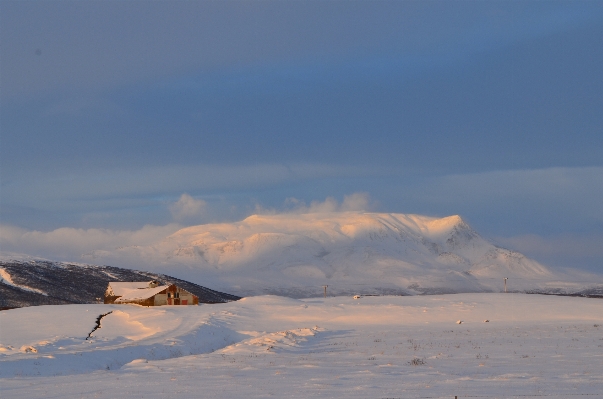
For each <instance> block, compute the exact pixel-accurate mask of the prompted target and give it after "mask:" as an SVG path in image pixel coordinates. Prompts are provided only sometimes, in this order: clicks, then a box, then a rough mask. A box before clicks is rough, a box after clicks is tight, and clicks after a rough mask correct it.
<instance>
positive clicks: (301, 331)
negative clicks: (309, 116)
mask: <svg viewBox="0 0 603 399" xmlns="http://www.w3.org/2000/svg"><path fill="white" fill-rule="evenodd" d="M108 312H112V313H109V314H107V315H106V316H105V317H103V318H102V320H101V328H99V329H97V330H96V331H95V332H93V333H92V334H91V336H90V338H89V339H86V337H88V334H89V333H90V332H91V331H92V330H93V328H94V327H95V325H96V319H97V317H98V316H99V315H101V314H106V313H108ZM485 320H489V322H485ZM457 321H462V323H461V324H457ZM0 329H1V330H0V345H1V346H0V397H2V398H98V397H103V398H105V397H106V398H117V397H126V398H143V397H144V398H166V397H183V398H188V397H207V398H210V397H211V398H269V397H270V398H306V397H321V398H322V397H324V398H454V396H455V395H457V396H458V397H459V398H463V397H474V398H479V397H484V398H485V397H489V398H509V397H521V398H529V397H553V398H571V397H576V398H578V397H603V372H602V371H603V300H600V299H586V298H572V297H554V296H539V295H524V294H456V295H439V296H414V297H397V296H389V297H387V296H386V297H363V298H360V299H357V300H355V299H353V298H351V297H334V298H327V299H306V300H294V299H288V298H282V297H274V296H263V297H250V298H245V299H243V300H241V301H238V302H231V303H227V304H220V305H202V306H198V307H197V306H195V307H193V306H190V307H178V308H176V307H170V308H168V307H161V308H143V307H137V306H130V305H63V306H40V307H30V308H21V309H13V310H8V311H2V312H0Z"/></svg>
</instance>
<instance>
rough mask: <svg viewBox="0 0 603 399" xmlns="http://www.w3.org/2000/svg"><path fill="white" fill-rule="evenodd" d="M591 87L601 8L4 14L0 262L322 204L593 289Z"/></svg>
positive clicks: (400, 6) (161, 5) (57, 7)
mask: <svg viewBox="0 0 603 399" xmlns="http://www.w3.org/2000/svg"><path fill="white" fill-rule="evenodd" d="M601 71H603V3H602V2H598V1H559V2H555V1H546V2H531V1H513V2H509V1H504V2H497V1H483V2H475V1H470V2H464V1H455V2H448V1H446V2H443V1H351V2H340V1H324V2H319V1H297V2H284V1H246V2H237V1H228V2H204V1H176V2H167V1H165V2H164V1H153V2H150V1H149V2H147V1H136V2H112V1H111V2H108V1H86V2H79V1H44V2H42V1H28V2H22V1H2V2H0V179H1V181H0V184H1V186H0V227H1V232H0V249H2V250H11V251H18V252H25V253H30V254H32V255H39V256H42V255H45V253H44V251H45V250H44V248H48V245H50V244H48V243H49V242H50V243H52V245H53V247H54V248H59V249H60V248H64V254H66V255H65V256H75V254H76V253H77V251H79V250H80V249H81V248H80V247H74V246H73V245H72V243H73V237H74V236H75V237H79V239H82V240H84V241H85V240H88V242H87V243H86V245H88V246H91V245H92V246H93V245H95V243H98V245H101V246H102V245H104V244H102V243H103V242H105V241H106V242H110V243H111V245H113V244H114V243H115V242H116V241H123V242H124V243H136V242H139V241H145V240H150V239H151V238H152V237H158V236H159V235H163V236H164V235H166V234H168V233H169V232H172V231H175V230H177V229H178V228H180V227H183V226H189V225H194V224H200V223H210V222H230V221H236V220H240V219H243V218H245V217H246V216H249V215H251V214H253V213H256V212H290V211H299V210H300V209H301V210H312V209H314V208H316V207H318V208H320V207H321V206H327V207H330V208H329V209H333V210H346V209H359V210H360V209H362V210H367V211H376V212H396V213H416V214H424V215H431V216H448V215H453V214H459V215H461V216H462V217H463V218H464V219H465V220H466V221H467V222H468V223H469V224H470V225H471V226H472V227H473V228H475V230H477V231H478V232H479V233H480V234H482V235H484V236H485V237H487V238H489V239H492V240H493V241H494V242H496V243H497V244H500V245H502V246H505V247H508V248H511V249H516V250H519V251H521V252H523V253H525V254H526V255H528V256H531V257H533V258H535V259H537V260H539V261H541V262H543V263H545V264H547V265H550V266H557V267H579V268H583V269H588V270H592V271H600V272H603V245H601V244H602V243H603V112H602V111H601V110H603V73H602V72H601ZM350 198H356V199H358V198H360V199H361V200H359V201H351V200H350ZM346 201H347V202H346ZM346 203H347V204H348V205H349V204H350V203H354V204H355V205H354V206H353V207H349V206H347V205H345V204H346ZM26 236H27V237H30V238H28V239H25V238H24V237H26ZM31 237H37V238H35V239H33V238H31ZM103 237H104V238H103ZM103 240H105V241H103ZM137 240H138V241H137ZM42 242H44V243H45V244H44V245H42V244H41V243H42ZM107 245H109V244H107ZM57 253H59V254H60V251H59V252H57ZM57 253H54V254H55V255H56V254H57ZM57 256H58V255H57ZM72 260H76V259H72Z"/></svg>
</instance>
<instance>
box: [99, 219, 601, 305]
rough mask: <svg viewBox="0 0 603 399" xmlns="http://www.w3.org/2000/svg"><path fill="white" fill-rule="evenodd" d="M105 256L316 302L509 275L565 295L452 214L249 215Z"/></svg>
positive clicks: (518, 284) (517, 284) (469, 287)
mask: <svg viewBox="0 0 603 399" xmlns="http://www.w3.org/2000/svg"><path fill="white" fill-rule="evenodd" d="M95 256H96V255H95ZM102 259H104V261H105V262H107V263H111V262H113V263H115V262H121V261H124V262H126V261H127V262H134V263H135V264H136V262H139V263H141V264H144V265H148V266H149V267H153V268H155V269H156V270H170V272H171V273H175V274H176V275H179V276H181V277H183V276H186V278H187V279H191V281H196V282H201V281H204V280H207V279H210V280H212V281H215V282H216V284H217V285H218V287H220V289H222V290H225V291H228V292H232V293H235V294H237V295H241V296H246V295H258V294H277V295H287V296H291V297H298V298H299V297H309V296H318V295H321V294H323V290H322V288H321V287H322V285H328V286H329V290H328V291H329V293H330V294H331V295H348V294H377V295H380V294H397V295H413V294H434V293H454V292H501V291H502V290H503V284H504V281H503V278H507V279H508V280H507V283H508V289H509V290H512V291H527V290H531V291H538V292H547V291H548V290H552V289H566V288H567V287H566V286H563V285H559V283H558V282H559V281H564V279H566V278H567V277H568V276H567V275H566V276H563V277H561V276H559V275H557V274H555V273H553V272H551V271H550V270H548V269H547V268H546V267H545V266H543V265H541V264H539V263H538V262H536V261H534V260H531V259H528V258H526V257H525V256H523V255H522V254H520V253H518V252H514V251H511V250H508V249H504V248H500V247H497V246H496V245H494V244H492V243H491V242H489V241H487V240H485V239H484V238H482V237H481V236H480V235H479V234H478V233H477V232H475V231H474V230H473V229H472V228H471V227H470V226H469V225H467V223H465V222H464V221H463V220H462V219H461V218H460V217H459V216H456V215H455V216H449V217H445V218H433V217H427V216H419V215H405V214H384V213H381V214H380V213H363V212H335V213H310V214H279V215H253V216H250V217H248V218H246V219H245V220H242V221H240V222H237V223H221V224H206V225H199V226H193V227H188V228H185V229H182V230H179V231H177V232H176V233H174V234H172V235H170V236H169V237H166V238H165V239H163V240H161V241H159V242H157V243H155V244H153V245H150V246H146V247H126V248H120V249H118V250H115V251H114V252H113V253H111V254H110V256H108V257H106V258H102ZM97 260H98V259H97ZM600 280H601V281H603V279H600ZM601 281H599V282H601ZM593 282H595V281H593ZM551 284H552V286H551ZM583 288H585V287H584V286H582V287H581V289H583ZM570 291H571V290H570ZM574 291H575V290H574ZM572 292H573V291H572Z"/></svg>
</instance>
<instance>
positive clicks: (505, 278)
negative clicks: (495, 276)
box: [503, 277, 507, 292]
mask: <svg viewBox="0 0 603 399" xmlns="http://www.w3.org/2000/svg"><path fill="white" fill-rule="evenodd" d="M503 278H504V280H505V292H507V277H503Z"/></svg>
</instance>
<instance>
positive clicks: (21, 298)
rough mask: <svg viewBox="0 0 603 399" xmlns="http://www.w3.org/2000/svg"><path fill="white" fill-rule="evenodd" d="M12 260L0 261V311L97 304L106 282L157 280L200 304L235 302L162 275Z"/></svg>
mask: <svg viewBox="0 0 603 399" xmlns="http://www.w3.org/2000/svg"><path fill="white" fill-rule="evenodd" d="M14 258H19V257H15V256H13V257H12V259H11V258H10V257H9V258H6V259H5V260H4V259H0V310H1V309H5V308H17V307H23V306H32V305H62V304H72V303H98V302H100V301H102V300H103V298H104V294H105V290H106V288H107V284H108V283H109V281H149V280H159V281H161V282H164V283H169V284H177V285H178V286H180V287H182V288H184V289H186V290H188V291H189V292H192V293H193V294H195V295H197V297H199V301H200V302H202V303H218V302H228V301H233V300H237V299H239V297H236V296H233V295H229V294H225V293H222V292H217V291H213V290H211V289H209V288H205V287H202V286H200V285H197V284H193V283H190V282H188V281H184V280H180V279H177V278H174V277H170V276H166V275H163V274H157V273H149V272H142V271H138V270H129V269H122V268H119V267H112V266H96V265H86V264H71V263H62V262H51V261H48V260H43V259H34V258H31V257H29V258H26V259H23V258H21V259H14Z"/></svg>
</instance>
